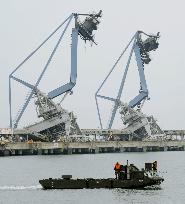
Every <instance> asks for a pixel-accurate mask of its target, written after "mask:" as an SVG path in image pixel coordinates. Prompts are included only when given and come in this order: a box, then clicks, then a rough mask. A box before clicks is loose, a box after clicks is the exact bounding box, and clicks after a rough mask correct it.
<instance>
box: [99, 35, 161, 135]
mask: <svg viewBox="0 0 185 204" xmlns="http://www.w3.org/2000/svg"><path fill="white" fill-rule="evenodd" d="M143 37H145V38H146V39H143ZM158 39H159V33H157V35H148V34H146V33H144V32H143V31H137V32H136V33H135V35H134V36H133V37H132V39H131V40H130V42H129V43H128V45H127V46H126V48H125V49H124V50H123V52H122V53H121V55H120V56H119V58H118V60H117V61H116V63H115V64H114V66H113V67H112V68H111V70H110V72H109V73H108V75H107V76H106V78H105V79H104V81H103V82H102V84H101V85H100V87H99V88H98V90H97V92H96V93H95V100H96V106H97V112H98V118H99V122H100V126H101V129H102V128H103V125H102V118H101V114H100V109H99V104H98V98H101V99H105V100H109V101H111V102H113V108H112V111H111V117H110V120H109V121H108V127H107V129H111V128H112V125H113V122H114V118H115V115H116V112H117V110H118V109H120V114H121V119H122V121H123V124H124V125H127V126H126V128H125V129H124V130H125V132H127V133H129V134H132V135H134V136H135V137H137V138H139V139H141V138H143V137H148V136H151V135H152V134H163V132H162V130H161V129H160V127H159V126H158V125H157V123H156V120H155V119H154V117H153V116H146V115H145V114H143V113H142V112H141V108H142V107H143V104H144V102H145V101H146V100H147V99H149V96H148V88H147V84H146V79H145V74H144V65H145V64H149V63H150V61H151V58H150V52H151V51H155V50H156V49H157V48H158V45H159V43H158ZM131 45H132V46H131ZM130 46H131V51H130V54H129V57H128V61H127V63H126V68H125V71H124V73H123V77H122V80H121V84H120V87H119V91H118V94H117V97H116V98H113V97H110V96H104V95H101V94H99V92H100V91H101V89H102V87H103V86H104V84H105V82H106V81H107V79H108V78H109V76H110V75H111V73H112V72H113V70H114V69H115V68H116V66H117V64H118V62H119V61H120V59H121V58H122V57H123V56H124V54H125V52H126V51H127V49H128V48H129V47H130ZM133 53H134V54H135V59H136V62H137V68H138V72H139V78H140V89H139V94H138V95H137V96H136V97H134V98H133V99H132V100H131V101H130V102H129V103H128V104H127V103H126V102H124V103H123V102H121V100H120V99H121V95H122V92H123V88H124V85H125V81H126V77H127V73H128V69H129V65H130V61H131V58H132V55H133ZM135 107H137V109H136V110H135V109H134V108H135Z"/></svg>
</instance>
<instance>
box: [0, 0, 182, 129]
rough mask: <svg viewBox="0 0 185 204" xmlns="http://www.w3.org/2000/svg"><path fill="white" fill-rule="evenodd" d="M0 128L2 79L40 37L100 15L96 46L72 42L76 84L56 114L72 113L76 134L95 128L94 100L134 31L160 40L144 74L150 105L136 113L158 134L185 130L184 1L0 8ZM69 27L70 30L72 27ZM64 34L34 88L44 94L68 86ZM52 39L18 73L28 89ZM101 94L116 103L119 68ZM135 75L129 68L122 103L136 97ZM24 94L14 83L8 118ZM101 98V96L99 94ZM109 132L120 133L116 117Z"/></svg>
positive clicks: (4, 122) (49, 1)
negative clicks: (149, 118) (151, 121)
mask: <svg viewBox="0 0 185 204" xmlns="http://www.w3.org/2000/svg"><path fill="white" fill-rule="evenodd" d="M0 2H1V4H0V29H1V37H0V50H1V52H0V53H1V54H0V94H1V95H0V127H8V126H9V105H8V76H9V74H10V73H11V71H13V69H14V68H15V67H16V66H17V65H18V64H19V63H20V62H21V61H22V60H23V59H24V58H25V57H26V56H27V55H28V54H29V53H30V52H31V51H32V50H33V49H34V48H36V46H37V45H39V43H41V42H42V40H44V38H46V37H47V35H48V34H49V33H51V32H52V30H54V29H55V27H57V26H58V25H59V24H60V23H61V22H62V21H64V20H65V18H67V17H68V16H69V15H70V13H72V12H76V13H87V12H91V11H99V10H100V9H102V10H103V17H102V20H101V24H100V25H99V29H98V31H97V32H96V41H97V42H98V46H92V47H91V46H90V44H88V43H87V44H85V43H84V42H83V41H82V40H81V39H79V46H78V78H77V85H76V87H75V88H74V94H73V95H72V96H68V98H67V99H66V100H65V101H64V103H63V107H64V108H66V109H68V110H69V111H74V113H75V114H76V115H77V117H78V122H79V124H80V127H81V128H97V127H99V123H98V117H97V112H96V106H95V100H94V93H95V92H96V90H97V89H98V86H99V85H100V83H101V82H102V80H103V79H104V78H105V76H106V74H107V73H108V71H109V70H110V69H111V67H112V65H113V64H114V62H115V60H116V59H117V58H118V56H119V54H120V53H121V51H122V50H123V48H124V47H125V46H126V44H127V43H128V41H129V40H130V38H131V37H132V36H133V35H134V33H135V32H136V31H137V30H143V31H145V32H146V33H157V32H160V33H161V38H160V40H159V43H160V45H159V49H158V50H157V51H155V52H153V53H151V57H152V59H153V60H152V62H151V63H150V64H149V65H147V66H146V68H145V73H146V79H147V84H148V89H149V92H150V101H147V102H146V103H145V105H144V108H143V112H144V113H146V114H149V115H154V117H155V118H156V119H157V120H158V123H159V125H160V126H161V127H162V128H163V129H185V122H184V121H185V120H184V117H185V116H184V115H185V106H184V104H185V91H184V86H185V81H184V76H185V51H184V47H185V38H184V36H185V26H184V19H185V12H184V8H185V3H184V1H183V0H155V1H150V0H139V1H138V0H129V1H124V0H115V1H111V0H109V1H105V0H102V1H98V0H93V1H87V0H78V1H75V0H67V1H61V0H39V1H38V0H32V1H25V0H4V1H3V0H0ZM73 25H74V24H72V26H73ZM70 34H71V27H70V28H69V31H68V32H67V33H66V36H65V38H64V39H63V44H62V46H61V49H59V51H58V53H57V55H56V57H55V58H54V62H53V64H52V65H51V67H49V69H48V71H47V72H46V74H45V76H44V78H43V81H42V82H41V84H40V86H39V88H40V89H41V91H44V92H46V93H47V92H48V91H50V90H52V89H54V88H56V87H58V86H59V85H61V84H63V83H65V82H68V79H69V73H70V66H69V65H70V52H69V51H70V50H69V48H70V43H71V42H70ZM56 39H57V35H56V37H54V39H53V40H51V42H49V43H48V44H47V45H46V46H45V47H43V49H42V50H41V51H40V53H39V55H37V56H36V57H35V58H34V59H33V60H31V61H30V62H29V63H28V64H25V66H24V67H23V68H22V69H21V70H20V72H19V73H17V76H19V77H20V78H23V79H25V80H27V81H29V82H31V83H34V81H36V79H37V77H38V76H39V73H40V71H41V70H42V68H43V64H44V62H45V61H46V60H47V57H48V54H49V53H50V52H51V48H52V47H53V46H54V43H55V42H56ZM118 70H119V71H118V72H115V73H114V76H113V77H112V81H111V80H110V81H109V82H108V83H107V84H106V86H105V87H104V91H105V93H106V94H110V96H111V95H116V93H117V90H118V85H119V83H120V80H121V78H120V76H121V74H122V73H123V71H124V62H123V64H122V65H120V67H119V68H118ZM138 83H139V81H138V73H137V68H136V66H135V64H134V59H133V62H132V63H131V71H130V72H129V76H128V78H127V83H126V87H125V90H124V91H125V92H124V93H125V96H124V94H123V97H122V101H123V102H128V100H129V98H130V99H131V98H133V97H134V96H135V95H136V94H137V92H138V90H139V86H138V85H139V84H138ZM27 91H28V90H25V89H24V88H23V87H22V86H20V85H17V84H16V83H13V107H14V108H13V114H14V115H15V114H16V111H17V110H18V108H19V107H20V106H21V104H22V103H23V102H24V96H25V94H26V92H27ZM102 93H103V92H102ZM108 103H109V102H106V101H104V102H102V106H101V108H102V109H101V111H102V113H103V115H104V116H105V117H104V126H106V123H107V120H108V116H109V114H110V110H111V104H110V103H109V104H108ZM36 120H37V118H36V116H35V108H34V106H33V105H30V106H29V108H28V110H27V111H26V113H25V115H24V117H23V119H22V120H21V121H20V126H24V125H27V124H30V123H32V122H34V121H36ZM113 127H115V128H121V127H123V126H122V125H121V122H120V116H119V114H117V116H116V121H115V123H114V126H113Z"/></svg>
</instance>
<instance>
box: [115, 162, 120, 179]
mask: <svg viewBox="0 0 185 204" xmlns="http://www.w3.org/2000/svg"><path fill="white" fill-rule="evenodd" d="M120 170H121V165H120V164H119V162H117V163H116V164H115V166H114V171H115V175H116V179H118V178H119V174H120Z"/></svg>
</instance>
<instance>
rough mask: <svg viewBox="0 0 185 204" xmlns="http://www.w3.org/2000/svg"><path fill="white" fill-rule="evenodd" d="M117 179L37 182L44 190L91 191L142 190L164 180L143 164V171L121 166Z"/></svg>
mask: <svg viewBox="0 0 185 204" xmlns="http://www.w3.org/2000/svg"><path fill="white" fill-rule="evenodd" d="M121 166H122V168H121V170H120V172H119V176H118V178H117V179H116V178H102V179H93V178H84V179H78V178H77V179H72V175H63V176H62V178H54V179H53V178H49V179H42V180H39V183H40V184H41V185H42V187H43V188H44V189H83V188H85V189H93V188H110V189H111V188H125V189H131V188H133V189H134V188H144V187H147V186H153V185H160V184H161V183H162V182H163V181H164V179H163V178H162V177H160V176H158V173H157V171H156V170H153V167H152V166H153V163H145V169H142V170H139V169H138V168H137V167H136V166H135V165H133V164H130V165H126V166H123V165H121Z"/></svg>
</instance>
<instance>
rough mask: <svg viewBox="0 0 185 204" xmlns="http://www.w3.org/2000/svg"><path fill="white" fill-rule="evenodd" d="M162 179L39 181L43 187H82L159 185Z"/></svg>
mask: <svg viewBox="0 0 185 204" xmlns="http://www.w3.org/2000/svg"><path fill="white" fill-rule="evenodd" d="M163 181H164V179H163V178H161V177H155V178H149V177H147V176H145V177H144V178H143V179H125V180H120V179H113V178H108V179H60V178H59V179H52V178H49V179H43V180H39V183H40V184H41V185H42V187H43V188H44V189H83V188H89V189H93V188H143V187H146V186H151V185H160V184H161V183H162V182H163Z"/></svg>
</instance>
